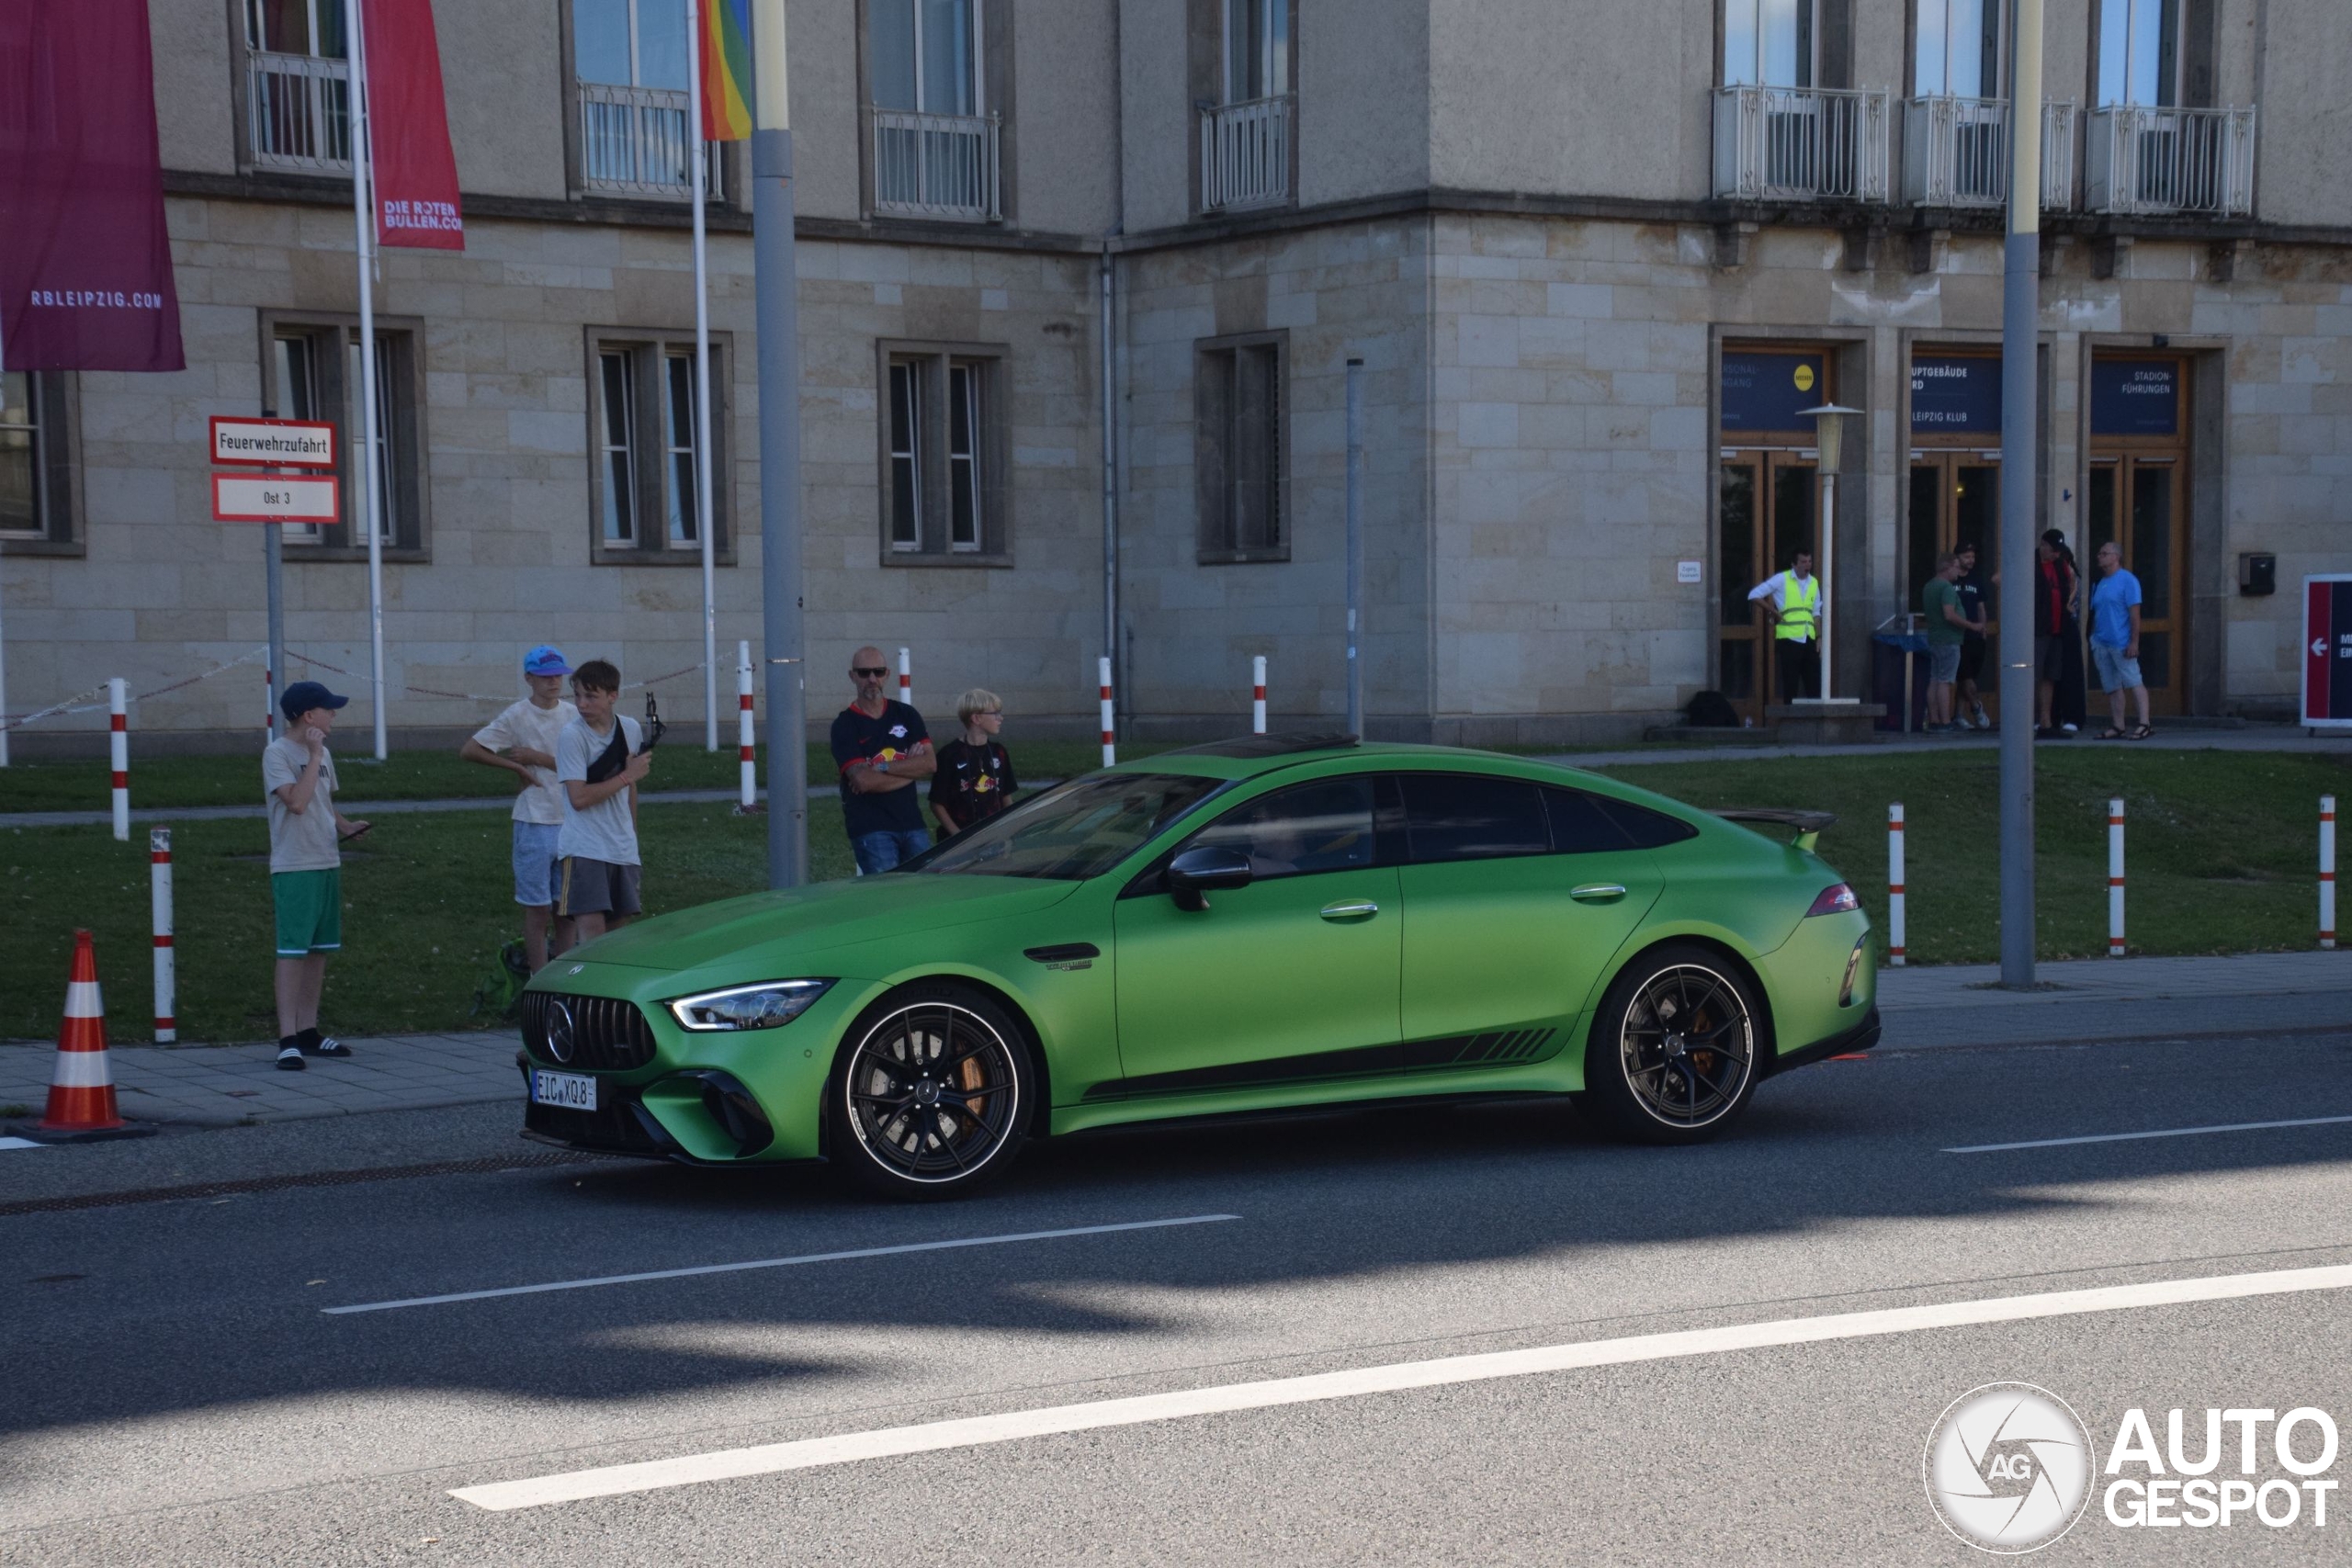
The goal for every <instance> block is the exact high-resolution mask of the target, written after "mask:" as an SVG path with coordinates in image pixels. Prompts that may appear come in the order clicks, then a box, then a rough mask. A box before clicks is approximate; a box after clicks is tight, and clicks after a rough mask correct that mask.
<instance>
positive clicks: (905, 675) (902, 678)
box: [899, 648, 915, 707]
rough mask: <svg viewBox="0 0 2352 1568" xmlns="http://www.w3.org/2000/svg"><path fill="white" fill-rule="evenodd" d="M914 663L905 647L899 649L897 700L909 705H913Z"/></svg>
mask: <svg viewBox="0 0 2352 1568" xmlns="http://www.w3.org/2000/svg"><path fill="white" fill-rule="evenodd" d="M914 669H915V667H914V663H913V661H912V660H910V659H909V658H908V657H907V650H906V649H903V648H902V649H899V701H900V702H902V703H904V704H906V705H908V706H909V707H912V706H914V705H915V677H914Z"/></svg>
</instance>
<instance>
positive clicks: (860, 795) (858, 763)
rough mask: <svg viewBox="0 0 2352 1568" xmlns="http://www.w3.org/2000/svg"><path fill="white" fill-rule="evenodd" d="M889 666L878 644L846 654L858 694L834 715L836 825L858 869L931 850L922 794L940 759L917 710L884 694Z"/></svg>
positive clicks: (888, 865) (869, 870)
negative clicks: (839, 781)
mask: <svg viewBox="0 0 2352 1568" xmlns="http://www.w3.org/2000/svg"><path fill="white" fill-rule="evenodd" d="M889 674H890V667H889V665H888V663H887V662H886V661H885V660H883V657H882V650H881V649H878V648H861V649H858V650H857V651H856V653H854V654H853V655H852V656H851V657H850V661H849V676H850V679H851V680H852V681H853V682H855V683H856V686H857V700H856V701H854V702H853V703H851V704H850V705H849V706H847V707H845V708H843V709H842V711H841V712H840V713H839V714H838V715H836V716H834V719H833V735H832V741H833V762H834V765H835V766H836V767H838V768H840V769H841V777H842V827H843V828H844V829H847V831H848V833H849V848H850V853H851V854H853V855H854V856H855V857H856V859H857V869H858V873H859V874H860V875H863V876H873V875H875V874H877V873H880V872H885V871H889V870H891V869H892V868H894V867H896V866H897V865H898V864H899V862H901V861H907V860H912V859H913V858H914V857H915V856H917V855H919V854H921V853H922V852H923V851H925V850H927V849H929V848H931V834H930V833H929V832H928V831H927V830H926V829H924V827H923V825H922V798H921V796H922V792H921V791H919V790H917V789H916V788H915V787H914V786H915V785H916V784H918V783H920V782H921V781H922V780H924V779H927V778H929V777H931V775H932V773H933V772H934V771H935V770H936V769H937V768H938V765H939V760H938V759H937V758H936V757H935V756H933V754H932V749H931V732H930V731H929V730H928V729H926V728H923V722H922V715H921V714H919V713H917V712H916V711H915V710H914V709H913V708H911V707H909V706H908V705H906V704H904V703H901V702H895V701H893V700H891V699H890V698H888V697H887V696H885V695H883V687H882V683H883V682H885V681H886V680H888V678H889Z"/></svg>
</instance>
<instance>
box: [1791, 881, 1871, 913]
mask: <svg viewBox="0 0 2352 1568" xmlns="http://www.w3.org/2000/svg"><path fill="white" fill-rule="evenodd" d="M1861 907H1862V906H1861V903H1860V900H1859V899H1857V898H1856V897H1854V890H1853V889H1852V888H1850V887H1849V886H1846V885H1845V884H1844V883H1842V882H1839V883H1833V884H1832V885H1831V886H1827V887H1825V888H1823V889H1822V890H1821V897H1818V898H1815V900H1814V901H1813V908H1810V909H1807V910H1806V911H1805V912H1804V913H1805V918H1806V919H1812V918H1813V917H1814V916H1815V915H1850V914H1852V913H1853V912H1854V911H1855V910H1857V909H1859V908H1861Z"/></svg>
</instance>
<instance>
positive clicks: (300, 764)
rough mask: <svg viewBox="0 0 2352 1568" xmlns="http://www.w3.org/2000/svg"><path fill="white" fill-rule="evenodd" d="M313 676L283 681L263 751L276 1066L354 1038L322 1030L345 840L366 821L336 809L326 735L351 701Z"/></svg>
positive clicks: (337, 937)
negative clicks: (275, 730) (276, 730)
mask: <svg viewBox="0 0 2352 1568" xmlns="http://www.w3.org/2000/svg"><path fill="white" fill-rule="evenodd" d="M350 700H351V699H350V698H349V697H339V696H336V695H335V694H334V693H333V692H330V691H328V690H327V689H326V688H325V687H324V686H322V685H321V684H319V682H316V681H297V682H294V683H293V684H292V685H290V686H288V687H287V688H286V695H285V696H284V697H283V698H282V699H281V700H280V701H279V703H278V707H279V708H280V709H281V710H283V711H284V713H285V715H286V720H287V723H286V729H285V731H284V733H282V734H280V735H279V736H278V738H277V739H275V740H273V741H271V742H270V743H269V749H268V750H266V751H264V752H263V753H262V754H261V782H262V787H263V789H264V790H265V791H266V792H267V795H268V805H269V892H270V900H271V902H272V903H273V904H275V905H276V906H277V1065H278V1066H280V1067H283V1068H284V1069H286V1070H287V1071H288V1072H300V1071H301V1070H302V1069H303V1068H304V1067H305V1066H308V1065H309V1064H308V1063H306V1062H304V1061H303V1058H304V1057H305V1056H343V1057H347V1056H349V1055H351V1047H350V1046H348V1045H345V1043H343V1042H341V1041H340V1040H330V1039H328V1038H326V1037H325V1036H324V1035H322V1034H321V1033H320V1032H319V993H320V992H321V991H322V990H324V989H325V988H326V980H327V954H328V953H334V952H335V951H337V950H339V949H340V948H341V947H342V946H343V844H344V841H345V840H349V839H356V838H357V837H359V835H360V834H362V833H364V832H366V831H367V830H368V824H367V823H365V822H356V821H354V820H352V819H351V818H348V817H345V815H344V814H343V813H342V812H340V811H337V810H336V809H335V808H334V790H335V777H334V758H333V757H331V756H329V755H327V736H328V735H329V734H330V733H331V732H333V730H334V716H335V710H336V709H338V708H340V707H342V706H343V705H344V704H345V703H347V702H349V701H350Z"/></svg>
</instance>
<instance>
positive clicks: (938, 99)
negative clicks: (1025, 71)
mask: <svg viewBox="0 0 2352 1568" xmlns="http://www.w3.org/2000/svg"><path fill="white" fill-rule="evenodd" d="M987 21H988V18H987V14H986V11H985V8H984V6H983V4H982V0H867V5H866V9H865V25H866V37H867V49H866V66H867V89H868V91H869V93H870V94H871V101H870V102H869V104H868V106H867V109H866V115H867V118H868V119H869V120H870V121H871V122H872V129H873V136H874V141H873V146H872V149H871V152H872V155H873V164H872V169H871V173H872V177H873V192H872V196H873V200H872V206H873V209H874V210H875V211H876V212H881V213H889V214H895V215H898V216H902V217H910V218H938V219H955V220H964V221H968V222H993V221H995V220H997V219H999V218H1001V217H1002V216H1003V210H1004V209H1003V193H1002V190H1001V188H1000V187H1001V175H1002V171H1001V165H1000V158H999V153H1000V126H999V123H998V116H997V114H996V112H995V106H994V105H993V104H991V103H990V102H989V91H988V69H987V53H988V45H987V33H986V26H987Z"/></svg>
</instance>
